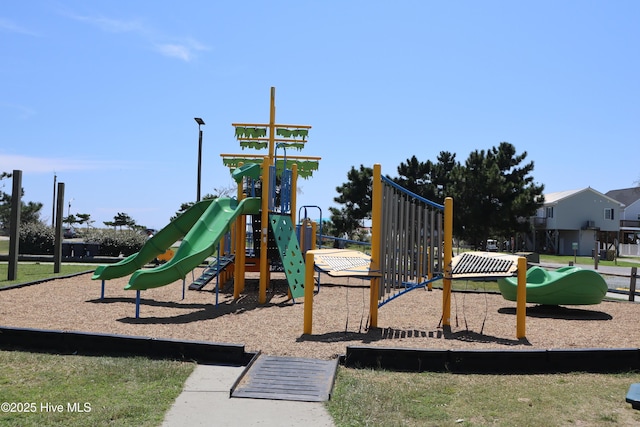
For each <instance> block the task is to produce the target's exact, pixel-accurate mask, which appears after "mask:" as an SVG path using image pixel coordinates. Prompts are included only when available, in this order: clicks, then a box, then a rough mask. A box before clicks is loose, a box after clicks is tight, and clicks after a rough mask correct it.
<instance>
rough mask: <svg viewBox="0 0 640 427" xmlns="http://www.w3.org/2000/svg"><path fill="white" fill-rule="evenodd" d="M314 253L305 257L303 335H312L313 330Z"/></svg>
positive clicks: (308, 252)
mask: <svg viewBox="0 0 640 427" xmlns="http://www.w3.org/2000/svg"><path fill="white" fill-rule="evenodd" d="M313 262H314V261H313V252H311V251H307V254H306V255H305V267H304V268H305V272H304V326H303V330H302V331H303V333H305V334H309V335H311V333H312V329H313V287H314V283H313Z"/></svg>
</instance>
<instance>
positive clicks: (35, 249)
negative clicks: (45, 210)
mask: <svg viewBox="0 0 640 427" xmlns="http://www.w3.org/2000/svg"><path fill="white" fill-rule="evenodd" d="M54 241H55V230H54V229H53V228H52V227H49V226H47V225H45V224H43V223H42V222H28V223H23V224H20V237H19V245H20V249H19V251H20V253H22V254H30V255H51V254H53V245H54Z"/></svg>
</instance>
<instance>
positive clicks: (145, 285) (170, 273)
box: [125, 197, 260, 290]
mask: <svg viewBox="0 0 640 427" xmlns="http://www.w3.org/2000/svg"><path fill="white" fill-rule="evenodd" d="M259 211H260V198H259V197H249V198H246V199H243V200H242V201H241V202H238V201H237V200H235V199H230V198H227V197H224V198H218V199H214V200H213V201H212V202H211V204H210V205H209V207H208V208H207V210H206V211H205V212H204V213H203V214H202V215H201V216H200V218H198V220H197V221H196V223H195V225H194V226H193V227H192V228H191V230H189V232H188V233H187V235H186V236H184V238H183V239H182V243H181V244H180V247H179V248H178V250H177V251H176V253H175V255H174V256H173V258H171V260H169V262H167V263H166V264H163V265H161V266H159V267H156V268H153V269H146V270H138V271H136V272H135V273H133V275H132V276H131V278H130V279H129V284H128V285H127V286H125V289H133V290H145V289H151V288H157V287H160V286H164V285H168V284H169V283H172V282H174V281H176V280H179V279H183V278H184V277H185V276H186V275H187V273H189V272H190V271H191V270H193V269H194V268H196V267H197V266H198V265H200V264H201V263H202V261H204V260H205V259H206V258H207V257H209V256H211V255H213V254H214V253H215V252H216V250H217V248H218V242H219V241H220V239H221V238H222V237H223V236H224V234H225V233H226V232H227V231H229V227H230V226H231V225H232V224H233V221H234V220H235V219H236V218H237V217H238V216H239V215H246V214H257V213H258V212H259ZM185 213H186V212H185Z"/></svg>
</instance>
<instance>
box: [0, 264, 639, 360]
mask: <svg viewBox="0 0 640 427" xmlns="http://www.w3.org/2000/svg"><path fill="white" fill-rule="evenodd" d="M190 279H192V278H191V277H188V278H187V282H186V287H187V288H188V285H189V283H190ZM127 280H128V278H121V279H114V280H111V281H108V282H106V291H105V298H104V299H100V285H101V283H100V282H99V281H92V280H91V275H90V274H83V275H79V276H75V277H71V278H64V279H56V280H52V281H48V282H44V283H41V284H37V285H31V286H25V287H21V288H16V289H9V290H4V291H0V325H2V326H11V327H26V328H38V329H51V330H64V331H81V332H99V333H109V334H120V335H129V336H147V337H156V338H171V339H179V340H196V341H210V342H216V343H233V344H243V345H244V346H245V349H246V351H249V352H255V351H262V352H263V353H264V354H269V355H274V356H294V357H311V358H319V359H331V358H334V357H336V356H338V355H341V354H344V353H345V351H346V347H347V346H361V345H366V346H380V347H401V348H422V349H504V350H509V349H519V350H522V349H553V348H555V349H577V348H637V347H639V346H640V328H639V327H638V326H637V324H636V322H637V319H638V316H639V314H640V304H635V303H631V302H625V301H621V302H614V301H604V302H602V303H601V304H598V305H592V306H564V307H543V306H536V305H533V304H528V305H527V318H526V339H524V340H518V339H516V303H515V302H510V301H507V300H505V299H503V298H502V296H501V295H499V294H487V293H461V292H454V293H453V295H452V300H451V330H450V331H447V330H445V329H443V328H442V322H441V313H442V292H441V290H439V289H434V290H433V291H427V290H424V289H417V290H414V291H412V292H409V293H407V294H406V295H403V296H401V297H399V298H397V299H396V300H394V301H392V302H390V303H388V304H386V305H385V306H383V307H381V308H380V309H379V315H378V328H369V327H368V314H369V289H368V284H369V282H368V281H365V280H361V279H353V278H340V279H336V278H332V277H330V276H326V275H323V276H321V277H320V291H319V293H318V294H317V295H316V296H315V297H314V302H313V334H312V335H304V334H303V333H302V331H303V310H304V304H303V303H302V300H301V301H296V303H295V304H292V302H291V301H290V300H288V299H287V284H286V279H285V278H284V275H283V274H282V273H272V276H271V284H270V288H269V290H268V301H267V303H266V304H258V299H257V289H258V282H259V280H258V276H257V275H256V274H255V273H248V275H247V280H246V288H245V292H244V293H243V294H242V295H241V297H240V298H239V299H238V300H237V301H234V300H233V285H232V284H231V283H230V284H227V285H226V286H225V287H223V289H222V290H221V291H220V292H219V293H218V304H217V305H216V292H215V291H214V290H213V288H214V286H213V283H210V284H208V285H207V286H206V287H205V288H204V290H203V291H191V290H188V289H187V290H186V291H185V298H184V299H182V293H183V286H182V281H177V282H174V283H172V284H170V285H167V286H163V287H160V288H155V289H150V290H147V291H143V292H142V293H141V305H140V317H139V318H135V291H125V290H124V289H123V288H124V286H125V285H126V283H127ZM214 281H215V279H214Z"/></svg>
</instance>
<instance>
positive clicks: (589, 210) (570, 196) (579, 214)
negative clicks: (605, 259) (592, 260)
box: [532, 187, 624, 256]
mask: <svg viewBox="0 0 640 427" xmlns="http://www.w3.org/2000/svg"><path fill="white" fill-rule="evenodd" d="M544 199H545V201H544V204H543V206H542V207H541V208H540V209H538V212H537V214H536V216H535V217H534V218H533V221H532V222H533V227H534V235H533V245H534V247H535V251H536V252H540V253H551V254H556V255H574V254H575V255H579V256H592V255H593V254H594V252H595V251H596V250H597V251H598V252H597V253H598V255H599V256H602V252H601V251H607V250H611V249H614V248H615V246H614V245H615V242H616V241H617V236H618V232H619V230H620V221H619V218H620V212H621V211H622V208H623V206H624V205H623V204H622V203H620V202H618V201H617V200H615V199H613V198H611V197H609V196H607V195H605V194H602V193H600V192H599V191H596V190H594V189H593V188H591V187H587V188H583V189H580V190H570V191H560V192H557V193H549V194H545V195H544Z"/></svg>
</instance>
